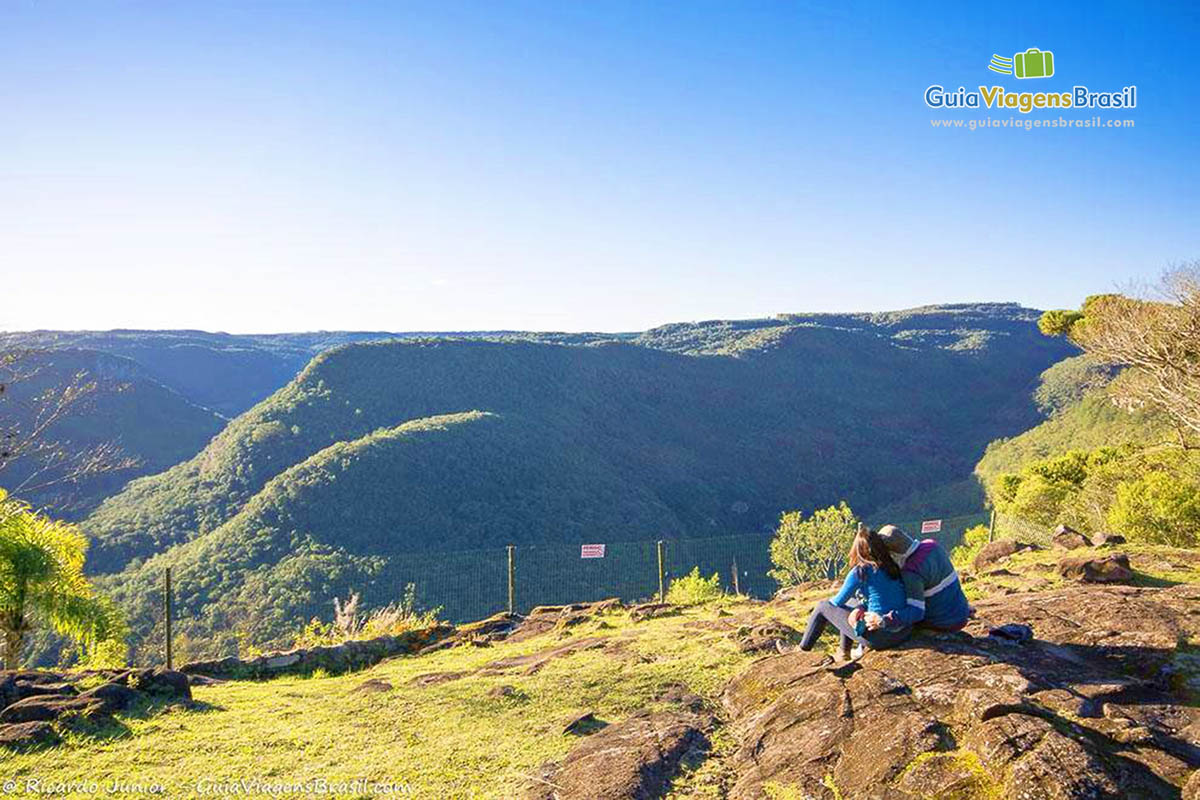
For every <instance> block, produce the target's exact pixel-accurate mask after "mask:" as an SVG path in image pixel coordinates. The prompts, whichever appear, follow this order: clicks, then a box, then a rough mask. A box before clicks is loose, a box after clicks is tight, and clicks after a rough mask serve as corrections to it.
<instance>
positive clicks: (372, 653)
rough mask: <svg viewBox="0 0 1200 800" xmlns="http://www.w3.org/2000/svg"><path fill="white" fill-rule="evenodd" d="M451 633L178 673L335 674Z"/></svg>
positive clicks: (197, 664) (409, 635)
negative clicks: (322, 671)
mask: <svg viewBox="0 0 1200 800" xmlns="http://www.w3.org/2000/svg"><path fill="white" fill-rule="evenodd" d="M454 632H455V628H454V627H452V626H450V625H446V624H443V623H439V624H436V625H431V626H429V627H427V628H421V629H418V630H411V631H405V632H404V633H401V634H399V635H397V636H379V637H376V638H374V639H365V640H363V641H350V642H343V643H342V644H336V645H328V646H326V647H309V648H296V649H294V650H287V651H284V652H277V653H266V654H264V655H261V656H257V657H256V658H237V657H235V656H230V657H228V658H221V659H216V660H212V661H193V662H191V663H189V664H184V665H183V666H182V667H180V670H181V671H183V672H184V673H186V674H188V675H203V676H205V677H209V678H270V677H273V676H276V675H291V674H301V675H305V674H311V673H313V672H315V671H317V670H319V669H320V670H325V671H326V672H328V673H331V674H338V673H342V672H350V671H353V670H359V669H366V668H367V667H371V666H374V665H375V664H378V663H379V662H380V661H383V660H384V659H385V658H391V657H392V656H399V655H409V654H411V653H415V652H417V651H418V650H422V649H425V648H428V647H429V646H430V645H431V644H433V643H436V642H438V641H440V640H442V639H444V638H446V637H449V636H450V635H451V634H453V633H454Z"/></svg>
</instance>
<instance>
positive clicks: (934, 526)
mask: <svg viewBox="0 0 1200 800" xmlns="http://www.w3.org/2000/svg"><path fill="white" fill-rule="evenodd" d="M941 530H942V521H941V520H940V519H927V520H925V521H924V522H922V523H921V533H939V532H940V531H941Z"/></svg>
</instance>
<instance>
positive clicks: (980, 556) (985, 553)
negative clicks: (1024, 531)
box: [971, 539, 1031, 572]
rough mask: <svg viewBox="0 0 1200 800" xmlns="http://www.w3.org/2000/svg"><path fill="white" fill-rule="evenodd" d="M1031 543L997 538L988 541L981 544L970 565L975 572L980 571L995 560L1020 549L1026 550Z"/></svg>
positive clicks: (999, 559)
mask: <svg viewBox="0 0 1200 800" xmlns="http://www.w3.org/2000/svg"><path fill="white" fill-rule="evenodd" d="M1030 547H1031V545H1028V544H1024V543H1022V542H1018V541H1015V540H1013V539H998V540H996V541H994V542H988V543H987V544H985V545H984V546H983V549H981V550H980V551H979V552H978V553H977V554H976V555H975V561H974V562H972V564H971V566H973V567H974V568H975V571H976V572H979V571H981V570H982V569H983V568H984V567H987V566H990V565H992V564H995V563H996V562H997V561H1001V560H1002V559H1005V558H1008V557H1009V556H1011V555H1012V554H1013V553H1016V552H1018V551H1020V550H1028V549H1029V548H1030Z"/></svg>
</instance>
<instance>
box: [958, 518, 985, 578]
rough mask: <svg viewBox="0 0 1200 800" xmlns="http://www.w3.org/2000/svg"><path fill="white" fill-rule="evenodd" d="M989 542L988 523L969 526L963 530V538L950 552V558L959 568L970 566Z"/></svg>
mask: <svg viewBox="0 0 1200 800" xmlns="http://www.w3.org/2000/svg"><path fill="white" fill-rule="evenodd" d="M987 543H988V526H987V525H976V526H975V527H974V528H967V530H966V531H964V532H963V538H962V541H961V542H959V544H958V547H955V548H954V550H953V552H951V553H950V560H951V561H952V562H954V566H955V567H957V568H958V569H962V568H964V567H966V566H969V565H970V564H971V562H972V561H974V560H975V556H977V555H979V551H980V550H982V549H983V546H984V545H985V544H987Z"/></svg>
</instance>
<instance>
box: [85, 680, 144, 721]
mask: <svg viewBox="0 0 1200 800" xmlns="http://www.w3.org/2000/svg"><path fill="white" fill-rule="evenodd" d="M141 697H142V695H140V694H139V693H138V692H137V691H136V690H134V689H130V688H129V687H128V686H126V685H125V684H123V683H117V682H115V681H113V682H109V683H103V684H101V685H99V686H97V687H96V688H94V689H88V690H87V691H86V692H84V693H83V694H81V695H79V698H80V699H81V700H88V701H95V702H96V704H97V708H98V709H99V711H100V712H101V713H103V714H115V713H117V712H118V711H128V710H129V709H130V708H132V707H133V705H134V704H135V703H137V701H138V700H139V699H140V698H141Z"/></svg>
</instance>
